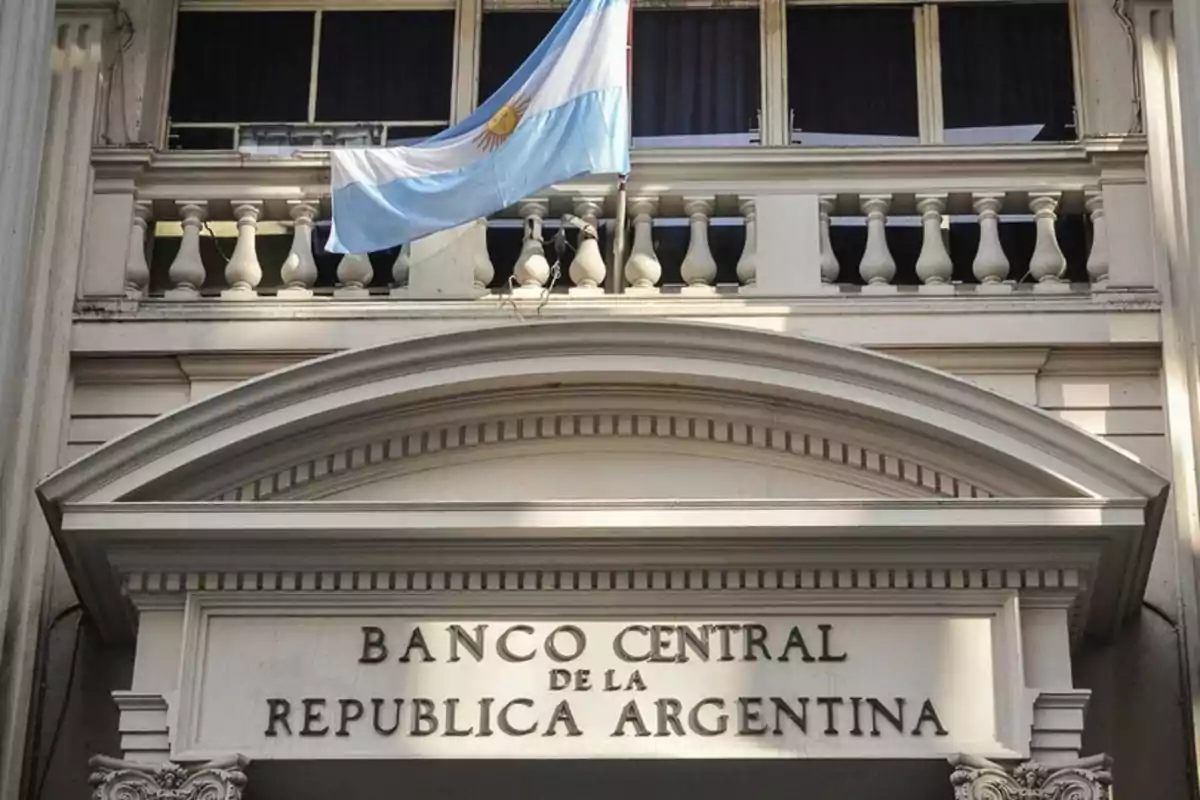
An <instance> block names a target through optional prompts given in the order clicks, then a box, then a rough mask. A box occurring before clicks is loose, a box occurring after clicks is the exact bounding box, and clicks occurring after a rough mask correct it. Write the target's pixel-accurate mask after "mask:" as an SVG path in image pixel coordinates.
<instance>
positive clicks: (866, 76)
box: [787, 2, 1076, 146]
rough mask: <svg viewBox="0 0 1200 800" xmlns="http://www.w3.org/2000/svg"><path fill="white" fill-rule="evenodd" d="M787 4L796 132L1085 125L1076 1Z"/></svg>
mask: <svg viewBox="0 0 1200 800" xmlns="http://www.w3.org/2000/svg"><path fill="white" fill-rule="evenodd" d="M787 14H788V21H787V53H788V64H787V70H788V103H789V106H790V110H791V118H792V126H791V127H792V134H791V141H792V142H793V143H797V144H803V145H810V146H820V145H843V146H844V145H871V144H915V143H918V142H922V141H924V142H946V143H949V144H985V143H999V142H1028V141H1035V140H1036V141H1064V140H1070V139H1074V138H1075V136H1076V131H1075V124H1074V107H1075V84H1074V71H1073V62H1072V58H1073V54H1072V46H1071V29H1070V16H1069V12H1068V8H1067V4H1066V3H1065V2H1031V3H986V2H943V3H936V4H931V3H926V4H920V5H909V6H903V5H891V4H888V5H868V4H854V5H845V6H814V5H790V6H789V7H788V11H787ZM938 94H940V95H941V103H938V102H936V99H937V96H938Z"/></svg>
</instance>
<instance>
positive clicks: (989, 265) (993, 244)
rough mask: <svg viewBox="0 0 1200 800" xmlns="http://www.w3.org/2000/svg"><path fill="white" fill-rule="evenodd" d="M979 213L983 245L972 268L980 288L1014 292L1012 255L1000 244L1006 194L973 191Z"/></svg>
mask: <svg viewBox="0 0 1200 800" xmlns="http://www.w3.org/2000/svg"><path fill="white" fill-rule="evenodd" d="M971 197H972V199H973V200H974V208H975V213H976V214H978V215H979V249H978V250H976V251H975V260H974V261H973V262H972V263H971V272H972V273H974V275H975V280H977V281H979V288H978V289H976V291H977V292H982V293H985V294H988V293H990V294H1000V293H1004V292H1011V291H1012V286H1011V285H1009V284H1007V283H1005V282H1004V281H1005V279H1007V278H1008V256H1006V255H1004V246H1003V245H1002V244H1000V206H1001V205H1002V204H1003V203H1004V195H1002V194H1000V195H997V194H973V195H971Z"/></svg>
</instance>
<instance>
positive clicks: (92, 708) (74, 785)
mask: <svg viewBox="0 0 1200 800" xmlns="http://www.w3.org/2000/svg"><path fill="white" fill-rule="evenodd" d="M77 623H79V624H80V627H79V628H78V631H77V630H76V624H77ZM77 635H78V646H76V636H77ZM47 638H48V641H47V643H46V645H44V646H45V647H46V670H45V683H46V688H45V697H44V700H43V703H42V715H41V719H40V723H39V724H40V735H39V736H38V745H37V748H36V750H35V749H34V748H31V751H32V752H30V753H29V754H28V757H27V758H26V761H25V763H26V774H25V775H24V776H23V777H22V785H23V786H24V787H25V789H24V792H23V794H22V800H70V799H71V798H81V799H82V798H86V797H91V792H92V790H91V788H90V787H89V786H88V782H87V781H88V775H89V774H90V773H91V770H90V769H89V768H88V763H87V762H88V759H89V758H90V757H91V756H93V755H94V754H96V753H107V754H110V755H119V754H120V751H121V740H120V736H119V734H118V733H117V722H118V715H117V709H116V706H115V705H114V704H113V701H112V695H111V692H112V690H113V689H126V688H128V687H129V685H130V681H131V680H132V677H133V656H134V652H133V648H132V647H128V648H121V647H111V646H107V645H105V644H103V643H102V642H101V641H100V635H99V633H97V632H96V628H95V627H94V626H93V625H92V624H91V622H90V621H89V620H88V619H87V618H86V617H85V618H82V619H80V617H79V616H78V615H72V616H71V617H70V618H67V619H65V620H64V621H63V623H62V624H60V625H57V626H55V628H54V631H53V632H52V633H51V634H50V635H49V636H48V637H47ZM72 662H74V675H72ZM68 687H69V693H68ZM35 694H36V688H35ZM64 699H66V700H67V703H66V706H65V711H64V706H63V701H64ZM60 722H61V724H60ZM31 733H32V728H31ZM39 787H40V790H39Z"/></svg>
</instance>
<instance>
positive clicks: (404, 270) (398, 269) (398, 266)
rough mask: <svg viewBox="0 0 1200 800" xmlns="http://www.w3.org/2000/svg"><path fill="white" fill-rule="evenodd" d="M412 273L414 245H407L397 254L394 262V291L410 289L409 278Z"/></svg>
mask: <svg viewBox="0 0 1200 800" xmlns="http://www.w3.org/2000/svg"><path fill="white" fill-rule="evenodd" d="M411 272H412V245H410V244H405V245H402V246H401V247H400V252H399V253H396V260H395V261H393V262H392V291H393V292H394V291H396V290H397V289H407V288H408V276H409V273H411Z"/></svg>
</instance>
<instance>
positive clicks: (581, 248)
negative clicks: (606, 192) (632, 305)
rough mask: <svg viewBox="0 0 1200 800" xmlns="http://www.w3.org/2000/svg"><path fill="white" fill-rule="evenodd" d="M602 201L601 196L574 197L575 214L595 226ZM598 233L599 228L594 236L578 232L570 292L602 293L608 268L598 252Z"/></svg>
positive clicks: (579, 293)
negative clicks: (572, 284)
mask: <svg viewBox="0 0 1200 800" xmlns="http://www.w3.org/2000/svg"><path fill="white" fill-rule="evenodd" d="M603 202H604V200H603V198H587V197H579V198H576V200H575V216H577V217H582V218H583V221H584V222H586V223H587V224H588V225H591V226H592V228H596V227H597V225H598V222H597V218H598V217H599V216H600V212H601V210H602V208H603V206H602V203H603ZM599 235H600V232H599V230H597V231H596V236H595V237H585V236H584V235H583V232H582V231H580V233H579V237H578V239H577V241H578V243H579V244H578V247H576V248H575V258H573V259H572V260H571V282H572V283H574V284H575V285H574V286H572V287H571V291H570V293H571V294H573V295H585V296H587V295H603V294H604V278H605V277H606V275H607V271H608V270H607V267H606V266H605V265H604V255H603V254H602V253H601V252H600V242H599V240H598V238H596V237H598V236H599Z"/></svg>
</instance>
